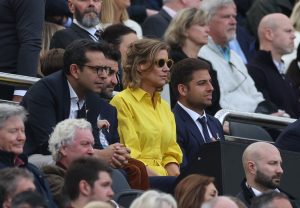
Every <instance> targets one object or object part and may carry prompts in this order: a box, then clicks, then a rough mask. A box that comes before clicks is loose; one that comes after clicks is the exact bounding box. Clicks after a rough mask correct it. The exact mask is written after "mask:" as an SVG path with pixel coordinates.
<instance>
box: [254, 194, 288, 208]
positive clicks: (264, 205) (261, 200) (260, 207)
mask: <svg viewBox="0 0 300 208" xmlns="http://www.w3.org/2000/svg"><path fill="white" fill-rule="evenodd" d="M274 199H287V200H289V198H288V197H287V196H286V195H285V194H284V193H281V192H277V191H270V192H267V193H264V194H262V195H260V196H258V197H255V198H253V199H252V202H251V206H250V207H251V208H269V205H270V204H271V203H272V201H273V200H274Z"/></svg>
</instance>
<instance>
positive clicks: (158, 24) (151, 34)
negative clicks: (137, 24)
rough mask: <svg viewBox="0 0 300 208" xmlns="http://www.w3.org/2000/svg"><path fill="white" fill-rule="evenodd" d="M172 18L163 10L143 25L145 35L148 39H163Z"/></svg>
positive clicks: (146, 20)
mask: <svg viewBox="0 0 300 208" xmlns="http://www.w3.org/2000/svg"><path fill="white" fill-rule="evenodd" d="M171 20H172V17H171V16H170V15H169V14H168V13H167V12H166V11H165V10H164V9H161V10H160V11H159V12H158V13H157V14H155V15H152V16H150V17H147V18H146V19H145V21H144V23H143V24H142V29H143V35H144V36H146V37H148V38H160V39H162V38H163V36H164V33H165V31H166V29H167V27H168V26H169V24H170V22H171Z"/></svg>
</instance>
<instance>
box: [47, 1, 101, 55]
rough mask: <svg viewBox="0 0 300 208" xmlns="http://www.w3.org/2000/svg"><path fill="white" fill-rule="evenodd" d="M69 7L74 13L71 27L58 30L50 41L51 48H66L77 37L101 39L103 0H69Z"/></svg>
mask: <svg viewBox="0 0 300 208" xmlns="http://www.w3.org/2000/svg"><path fill="white" fill-rule="evenodd" d="M68 4H69V9H70V11H71V12H72V13H73V23H72V24H71V26H70V28H67V29H64V30H60V31H57V32H56V33H55V34H54V35H53V37H52V39H51V43H50V48H63V49H65V48H66V47H67V46H68V45H69V44H70V43H72V42H73V41H74V40H77V39H89V40H94V41H99V40H101V37H100V36H101V31H102V29H101V28H99V23H100V19H99V15H100V11H101V4H102V0H68Z"/></svg>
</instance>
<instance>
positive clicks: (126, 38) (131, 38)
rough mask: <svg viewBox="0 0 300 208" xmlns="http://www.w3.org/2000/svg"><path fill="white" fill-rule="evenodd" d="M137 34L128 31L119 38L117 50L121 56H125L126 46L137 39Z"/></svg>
mask: <svg viewBox="0 0 300 208" xmlns="http://www.w3.org/2000/svg"><path fill="white" fill-rule="evenodd" d="M137 40H138V38H137V35H136V34H135V33H129V34H127V35H123V36H122V39H121V43H120V46H119V50H120V52H121V56H122V58H124V57H125V56H126V53H127V50H128V46H129V45H130V44H131V43H133V42H134V41H137Z"/></svg>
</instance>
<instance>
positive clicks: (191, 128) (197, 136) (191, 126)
mask: <svg viewBox="0 0 300 208" xmlns="http://www.w3.org/2000/svg"><path fill="white" fill-rule="evenodd" d="M174 108H175V109H177V112H178V113H179V116H180V117H181V119H182V120H183V122H184V125H185V126H186V128H187V130H188V132H189V133H190V134H192V135H193V139H194V140H196V142H197V144H198V145H199V146H200V145H202V144H204V143H205V142H204V139H203V137H202V134H201V132H200V130H199V129H198V127H197V125H196V124H195V122H194V121H193V119H192V118H191V117H190V115H189V114H188V113H187V112H186V111H185V110H184V109H183V108H182V107H181V106H180V105H178V104H177V103H176V105H175V107H174Z"/></svg>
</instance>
